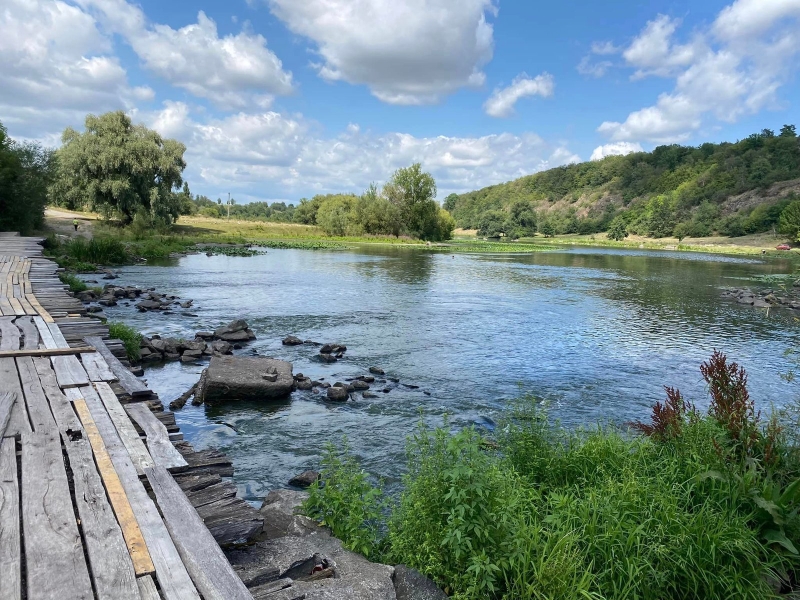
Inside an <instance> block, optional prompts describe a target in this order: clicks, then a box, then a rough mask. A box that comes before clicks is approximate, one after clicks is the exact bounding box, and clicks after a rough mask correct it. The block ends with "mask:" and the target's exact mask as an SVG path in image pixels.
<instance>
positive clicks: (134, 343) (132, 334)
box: [108, 322, 142, 362]
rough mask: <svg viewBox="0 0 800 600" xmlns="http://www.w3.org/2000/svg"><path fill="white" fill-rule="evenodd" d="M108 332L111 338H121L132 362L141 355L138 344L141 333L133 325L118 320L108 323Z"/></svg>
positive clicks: (140, 341)
mask: <svg viewBox="0 0 800 600" xmlns="http://www.w3.org/2000/svg"><path fill="white" fill-rule="evenodd" d="M108 334H109V336H110V337H111V338H112V339H118V340H122V343H123V344H124V345H125V352H126V354H127V355H128V360H130V361H133V362H135V361H138V360H139V358H140V357H141V350H140V344H141V343H142V334H140V333H139V332H138V331H136V330H135V329H134V328H133V327H130V326H129V325H125V324H124V323H119V322H112V323H109V324H108Z"/></svg>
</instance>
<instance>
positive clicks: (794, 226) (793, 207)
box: [778, 200, 800, 242]
mask: <svg viewBox="0 0 800 600" xmlns="http://www.w3.org/2000/svg"><path fill="white" fill-rule="evenodd" d="M778 227H779V230H780V232H781V233H783V234H785V235H788V236H791V238H792V240H793V241H795V242H797V241H800V200H795V201H794V202H792V203H791V204H789V206H787V207H786V208H784V209H783V212H782V213H781V218H780V221H779V222H778Z"/></svg>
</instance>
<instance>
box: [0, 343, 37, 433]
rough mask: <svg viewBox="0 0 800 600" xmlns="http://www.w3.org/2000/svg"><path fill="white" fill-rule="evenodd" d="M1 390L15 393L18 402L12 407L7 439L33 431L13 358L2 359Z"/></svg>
mask: <svg viewBox="0 0 800 600" xmlns="http://www.w3.org/2000/svg"><path fill="white" fill-rule="evenodd" d="M0 390H4V391H6V392H13V393H15V394H16V395H17V402H14V404H13V405H12V406H11V418H10V419H9V421H8V424H7V425H6V431H5V433H4V434H3V435H4V436H6V437H14V436H17V435H20V434H22V433H26V432H30V431H31V424H30V421H28V412H27V411H26V410H25V403H24V402H23V401H22V399H23V398H24V397H23V395H22V387H21V386H20V383H19V375H18V374H17V365H16V363H15V362H14V359H13V358H0Z"/></svg>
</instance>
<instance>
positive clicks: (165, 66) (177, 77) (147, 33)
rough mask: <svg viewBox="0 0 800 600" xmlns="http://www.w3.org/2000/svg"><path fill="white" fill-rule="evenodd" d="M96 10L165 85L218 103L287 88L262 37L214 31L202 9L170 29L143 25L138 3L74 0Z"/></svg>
mask: <svg viewBox="0 0 800 600" xmlns="http://www.w3.org/2000/svg"><path fill="white" fill-rule="evenodd" d="M79 1H80V2H81V3H82V4H83V5H84V6H87V7H91V8H93V9H95V10H96V11H98V13H99V18H100V19H101V21H102V22H103V23H104V24H105V25H106V27H108V28H109V29H110V30H111V31H114V32H115V33H119V34H121V35H122V36H123V37H124V38H125V40H126V41H127V42H128V43H129V44H130V45H131V47H132V48H133V50H134V52H136V54H137V55H138V56H139V58H140V59H141V61H142V64H143V66H144V67H145V68H146V69H148V70H149V71H151V72H153V73H155V74H156V75H158V76H159V77H161V78H163V79H164V80H165V81H167V82H169V83H170V84H172V85H174V86H176V87H180V88H182V89H185V90H187V91H188V92H189V93H191V94H193V95H194V96H197V97H200V98H208V99H209V100H211V101H213V102H214V103H215V104H217V105H218V106H220V107H223V108H235V109H239V108H244V107H246V106H251V105H255V106H259V107H261V108H264V107H268V106H269V105H270V104H271V102H272V99H273V96H274V95H275V94H278V95H285V94H289V93H291V92H292V90H293V82H292V74H291V73H290V72H287V71H284V69H283V64H282V63H281V60H280V59H279V58H278V57H277V56H276V55H275V53H274V52H272V51H271V50H269V49H268V48H267V40H266V39H264V37H263V36H261V35H258V34H255V33H251V32H248V31H247V30H246V29H243V30H242V31H241V32H240V33H238V34H236V35H227V36H224V37H220V36H219V32H218V31H217V24H216V23H215V22H214V21H213V19H210V18H209V17H207V16H206V14H205V13H204V12H203V11H200V12H199V13H198V15H197V23H194V24H191V25H186V26H185V27H181V28H180V29H173V28H172V27H169V26H168V25H160V24H153V25H148V23H147V19H146V17H145V15H144V13H143V12H142V11H141V9H140V8H138V7H136V6H133V5H131V4H129V3H128V2H125V0H79Z"/></svg>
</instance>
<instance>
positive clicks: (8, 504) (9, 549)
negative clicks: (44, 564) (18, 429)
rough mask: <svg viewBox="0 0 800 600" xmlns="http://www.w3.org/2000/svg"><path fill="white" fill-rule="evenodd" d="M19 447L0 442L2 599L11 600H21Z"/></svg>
mask: <svg viewBox="0 0 800 600" xmlns="http://www.w3.org/2000/svg"><path fill="white" fill-rule="evenodd" d="M16 444H17V443H16V441H15V440H14V439H12V438H6V439H0V598H4V599H5V598H7V599H8V600H19V599H20V598H22V565H21V562H20V556H21V552H20V542H21V539H20V531H19V478H18V476H17V448H16Z"/></svg>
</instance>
